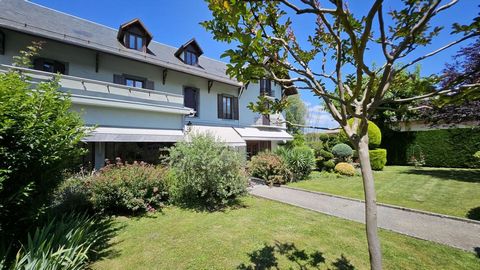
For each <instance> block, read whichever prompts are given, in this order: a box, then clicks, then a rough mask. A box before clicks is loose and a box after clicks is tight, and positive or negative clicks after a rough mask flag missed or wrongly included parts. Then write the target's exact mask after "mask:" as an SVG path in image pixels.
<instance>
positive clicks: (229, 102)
mask: <svg viewBox="0 0 480 270" xmlns="http://www.w3.org/2000/svg"><path fill="white" fill-rule="evenodd" d="M222 103H223V105H222V106H223V119H233V97H230V96H223V99H222Z"/></svg>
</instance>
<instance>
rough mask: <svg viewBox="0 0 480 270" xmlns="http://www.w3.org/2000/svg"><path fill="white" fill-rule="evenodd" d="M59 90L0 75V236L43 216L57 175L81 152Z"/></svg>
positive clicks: (80, 127)
mask: <svg viewBox="0 0 480 270" xmlns="http://www.w3.org/2000/svg"><path fill="white" fill-rule="evenodd" d="M39 47H40V46H39V45H35V46H30V51H28V52H22V55H23V56H24V57H21V58H22V61H23V62H26V63H29V60H30V58H31V56H33V55H35V53H36V52H37V51H38V50H39V49H40V48H39ZM32 51H33V52H32ZM23 62H22V63H23ZM58 88H59V85H58V79H54V80H52V81H47V82H41V83H38V84H35V85H32V84H30V80H29V78H27V77H25V76H23V75H21V74H20V73H18V72H14V71H9V72H7V73H4V74H3V73H2V74H0V209H1V210H0V224H1V226H0V235H2V236H4V237H6V238H10V240H14V239H15V238H16V235H17V236H21V237H23V236H24V231H25V228H27V227H28V226H30V225H31V223H32V222H33V221H34V220H35V219H36V218H38V217H39V216H41V215H42V213H43V209H42V208H43V207H44V206H45V204H46V203H47V200H48V199H49V197H50V195H51V193H52V192H53V190H54V189H55V188H56V187H57V185H58V184H59V183H60V182H61V179H62V171H63V170H64V169H65V168H68V167H69V166H72V164H71V163H72V162H71V161H72V160H74V159H76V158H77V157H78V156H80V155H81V154H82V153H83V151H82V150H81V149H80V148H79V147H78V144H79V143H80V140H81V139H82V138H83V137H84V135H85V133H84V132H85V130H84V124H83V121H82V120H81V118H80V116H79V115H78V114H77V113H76V112H73V111H71V110H70V107H71V101H70V98H69V97H68V95H66V94H64V93H62V92H61V91H58Z"/></svg>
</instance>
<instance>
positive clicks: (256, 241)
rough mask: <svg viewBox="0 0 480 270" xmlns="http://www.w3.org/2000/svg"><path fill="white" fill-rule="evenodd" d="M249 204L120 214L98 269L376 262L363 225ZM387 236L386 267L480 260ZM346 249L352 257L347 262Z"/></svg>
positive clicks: (361, 265) (450, 265)
mask: <svg viewBox="0 0 480 270" xmlns="http://www.w3.org/2000/svg"><path fill="white" fill-rule="evenodd" d="M242 203H243V206H242V207H240V208H237V209H229V210H226V211H224V212H213V213H209V212H195V211H191V210H184V209H180V208H177V207H167V208H166V209H165V210H164V212H163V213H159V214H155V215H151V216H147V217H143V218H125V217H119V218H118V219H117V222H118V224H119V226H120V227H122V228H121V229H120V232H119V234H118V236H117V237H115V238H114V239H113V247H112V250H111V252H110V255H109V256H108V257H106V258H104V259H103V260H102V261H98V262H96V263H94V264H93V265H92V268H93V269H236V268H237V269H265V268H262V267H261V265H271V264H274V263H277V264H278V268H279V269H289V266H291V267H293V268H292V269H298V263H300V264H305V263H306V261H308V260H310V259H312V258H316V259H317V262H321V261H322V258H324V259H325V262H324V263H321V266H320V267H319V269H327V268H329V269H348V268H336V267H334V265H333V263H336V265H339V264H341V262H343V263H345V261H346V260H348V261H349V263H350V264H352V265H353V266H354V267H355V269H367V268H368V252H367V245H366V239H365V232H364V226H363V225H362V224H360V223H355V222H352V221H347V220H342V219H339V218H335V217H331V216H327V215H323V214H319V213H316V212H312V211H308V210H303V209H300V208H297V207H293V206H288V205H285V204H281V203H277V202H273V201H268V200H263V199H259V198H254V197H246V198H245V199H243V200H242ZM380 237H381V240H382V247H383V256H384V266H385V267H384V268H385V269H478V267H479V266H480V259H479V258H477V257H476V256H475V255H474V254H473V253H469V252H464V251H461V250H457V249H454V248H450V247H447V246H443V245H439V244H435V243H431V242H428V241H423V240H418V239H415V238H411V237H407V236H403V235H400V234H397V233H393V232H389V231H384V230H381V231H380ZM289 243H291V244H294V245H295V247H292V246H289V245H287V244H289ZM275 244H277V245H278V247H276V248H274V246H275ZM279 247H281V248H282V250H283V251H284V252H283V255H282V254H281V252H279ZM272 250H276V252H272ZM249 254H252V255H249ZM287 254H290V255H287ZM310 255H315V256H314V257H309V256H310ZM342 255H343V256H344V257H345V259H346V260H344V259H342V260H340V262H339V259H340V258H341V257H342ZM252 260H253V261H254V262H256V265H257V267H258V268H248V267H249V266H251V267H254V264H253V263H252ZM262 263H263V264H262ZM309 269H316V268H309Z"/></svg>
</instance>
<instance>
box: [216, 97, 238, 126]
mask: <svg viewBox="0 0 480 270" xmlns="http://www.w3.org/2000/svg"><path fill="white" fill-rule="evenodd" d="M218 118H220V119H233V120H238V98H237V97H234V96H231V95H224V94H219V95H218Z"/></svg>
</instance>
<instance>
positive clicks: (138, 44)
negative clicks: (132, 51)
mask: <svg viewBox="0 0 480 270" xmlns="http://www.w3.org/2000/svg"><path fill="white" fill-rule="evenodd" d="M142 49H143V38H141V37H137V50H142Z"/></svg>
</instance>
